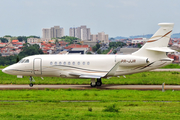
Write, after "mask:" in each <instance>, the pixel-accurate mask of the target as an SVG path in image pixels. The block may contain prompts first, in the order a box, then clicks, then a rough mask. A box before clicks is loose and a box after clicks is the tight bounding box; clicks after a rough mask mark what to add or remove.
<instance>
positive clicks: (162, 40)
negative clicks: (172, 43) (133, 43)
mask: <svg viewBox="0 0 180 120" xmlns="http://www.w3.org/2000/svg"><path fill="white" fill-rule="evenodd" d="M158 25H159V26H161V27H160V28H159V30H158V31H157V32H156V33H155V34H154V35H153V36H152V37H151V38H150V39H149V40H148V41H147V42H146V44H145V45H144V46H143V47H142V48H141V49H139V50H138V51H136V52H134V53H132V55H135V56H143V57H150V58H156V59H159V58H162V57H166V56H165V52H170V51H171V52H172V50H171V49H169V48H167V46H168V43H169V40H170V37H171V33H172V29H173V27H174V23H159V24H158Z"/></svg>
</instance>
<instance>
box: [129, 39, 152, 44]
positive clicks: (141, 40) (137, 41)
mask: <svg viewBox="0 0 180 120" xmlns="http://www.w3.org/2000/svg"><path fill="white" fill-rule="evenodd" d="M148 40H149V39H147V38H134V39H133V40H132V42H131V43H132V44H137V43H142V44H144V43H146V42H147V41H148Z"/></svg>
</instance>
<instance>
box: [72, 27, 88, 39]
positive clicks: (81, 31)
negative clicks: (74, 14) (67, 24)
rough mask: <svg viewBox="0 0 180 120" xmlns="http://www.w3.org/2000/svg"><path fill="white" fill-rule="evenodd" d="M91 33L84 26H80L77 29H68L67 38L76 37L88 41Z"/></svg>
mask: <svg viewBox="0 0 180 120" xmlns="http://www.w3.org/2000/svg"><path fill="white" fill-rule="evenodd" d="M90 35H91V31H90V28H87V27H86V26H81V27H77V28H69V36H71V37H77V38H79V39H81V40H82V41H84V40H90Z"/></svg>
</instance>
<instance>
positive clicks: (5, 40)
mask: <svg viewBox="0 0 180 120" xmlns="http://www.w3.org/2000/svg"><path fill="white" fill-rule="evenodd" d="M0 40H1V42H2V43H8V39H6V38H0Z"/></svg>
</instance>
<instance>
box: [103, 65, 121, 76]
mask: <svg viewBox="0 0 180 120" xmlns="http://www.w3.org/2000/svg"><path fill="white" fill-rule="evenodd" d="M120 63H121V62H118V63H116V65H115V66H114V67H113V68H112V69H111V70H110V71H109V72H108V73H107V75H106V76H113V75H114V74H115V73H116V70H117V69H118V67H119V65H120Z"/></svg>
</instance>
